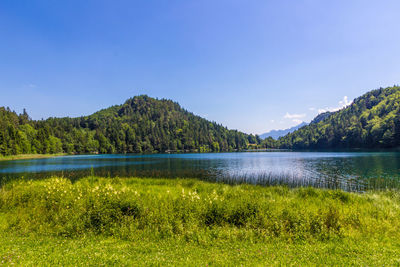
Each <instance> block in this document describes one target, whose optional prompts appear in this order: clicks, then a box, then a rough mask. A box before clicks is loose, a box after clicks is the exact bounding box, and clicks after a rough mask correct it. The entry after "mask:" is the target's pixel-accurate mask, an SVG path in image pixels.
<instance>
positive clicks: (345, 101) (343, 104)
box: [318, 96, 352, 113]
mask: <svg viewBox="0 0 400 267" xmlns="http://www.w3.org/2000/svg"><path fill="white" fill-rule="evenodd" d="M351 103H352V101H349V99H348V97H347V96H344V97H343V100H340V101H339V103H338V106H337V107H326V108H320V109H318V113H324V112H327V111H330V112H335V111H338V110H340V109H342V108H345V107H347V106H348V105H350V104H351Z"/></svg>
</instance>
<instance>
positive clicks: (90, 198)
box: [0, 177, 400, 265]
mask: <svg viewBox="0 0 400 267" xmlns="http://www.w3.org/2000/svg"><path fill="white" fill-rule="evenodd" d="M399 204H400V193H399V192H398V191H396V190H388V191H381V192H377V191H369V192H366V193H363V194H359V193H347V192H344V191H341V190H325V189H315V188H311V187H307V188H296V189H290V188H288V187H287V186H270V187H265V186H256V185H247V184H242V185H227V184H223V183H212V182H204V181H199V180H196V179H144V178H99V177H88V178H84V179H81V180H79V181H77V182H74V183H72V182H71V181H70V180H68V179H64V178H59V177H55V178H51V179H46V180H41V181H14V182H9V183H7V184H5V185H4V186H3V187H2V188H1V189H0V235H1V236H0V238H1V239H3V240H7V241H5V242H2V244H1V245H0V261H1V260H3V261H4V262H3V263H11V262H13V263H18V264H23V265H26V264H39V263H45V262H49V263H59V264H69V265H77V264H78V265H79V264H83V263H85V262H88V261H91V262H93V263H95V264H96V263H97V264H126V265H131V264H145V263H146V264H162V263H165V264H170V265H176V264H183V265H185V264H201V265H205V264H216V265H226V264H228V265H229V264H247V265H253V264H264V265H265V264H267V263H269V264H277V265H279V264H309V263H313V264H317V265H320V264H329V263H330V264H332V263H339V264H360V265H362V264H363V263H364V264H370V263H371V262H369V261H371V260H373V263H376V264H377V265H379V263H381V264H383V263H389V264H398V263H399V256H398V252H399V249H400V241H398V240H400V234H399V231H398V229H399V226H400V205H399ZM52 243H55V244H58V245H57V246H52ZM32 248H35V249H32ZM1 257H2V258H1Z"/></svg>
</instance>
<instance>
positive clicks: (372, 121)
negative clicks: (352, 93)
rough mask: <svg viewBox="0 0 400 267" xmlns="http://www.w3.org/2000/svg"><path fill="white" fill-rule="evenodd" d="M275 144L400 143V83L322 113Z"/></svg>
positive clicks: (295, 146) (368, 146)
mask: <svg viewBox="0 0 400 267" xmlns="http://www.w3.org/2000/svg"><path fill="white" fill-rule="evenodd" d="M265 145H267V146H268V145H270V144H267V143H266V144H265ZM265 145H264V146H265ZM275 146H276V147H280V148H290V149H333V148H366V149H384V148H397V147H400V87H399V86H393V87H388V88H380V89H377V90H373V91H370V92H368V93H366V94H364V95H362V96H360V97H358V98H356V99H355V100H354V101H353V103H352V104H351V105H350V106H348V107H346V108H344V109H342V110H339V111H336V112H328V113H323V114H320V115H318V116H317V117H316V118H315V119H314V120H313V121H312V122H311V123H310V124H309V125H307V126H304V127H302V128H300V129H299V130H297V131H295V132H293V133H290V134H288V135H286V136H284V137H282V138H280V139H279V140H278V141H277V143H276V144H275Z"/></svg>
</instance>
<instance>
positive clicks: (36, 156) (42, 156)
mask: <svg viewBox="0 0 400 267" xmlns="http://www.w3.org/2000/svg"><path fill="white" fill-rule="evenodd" d="M67 155H69V154H67V153H58V154H20V155H11V156H0V161H9V160H22V159H47V158H53V157H61V156H67Z"/></svg>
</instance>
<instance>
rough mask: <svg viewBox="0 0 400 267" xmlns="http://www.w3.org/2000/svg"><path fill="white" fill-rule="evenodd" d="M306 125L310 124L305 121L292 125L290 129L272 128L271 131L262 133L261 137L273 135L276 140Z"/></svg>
mask: <svg viewBox="0 0 400 267" xmlns="http://www.w3.org/2000/svg"><path fill="white" fill-rule="evenodd" d="M306 125H308V123H307V122H304V121H303V122H301V123H299V124H298V125H295V126H293V127H290V128H288V129H282V130H271V131H269V132H266V133H263V134H260V138H261V139H263V140H264V139H266V138H268V137H272V138H273V139H274V140H277V139H278V138H279V137H282V136H285V135H287V134H288V133H291V132H294V131H296V130H297V129H299V128H301V127H303V126H306Z"/></svg>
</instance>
